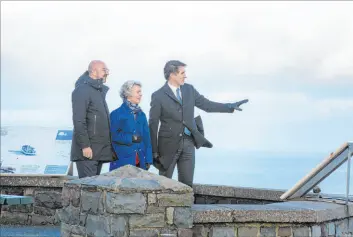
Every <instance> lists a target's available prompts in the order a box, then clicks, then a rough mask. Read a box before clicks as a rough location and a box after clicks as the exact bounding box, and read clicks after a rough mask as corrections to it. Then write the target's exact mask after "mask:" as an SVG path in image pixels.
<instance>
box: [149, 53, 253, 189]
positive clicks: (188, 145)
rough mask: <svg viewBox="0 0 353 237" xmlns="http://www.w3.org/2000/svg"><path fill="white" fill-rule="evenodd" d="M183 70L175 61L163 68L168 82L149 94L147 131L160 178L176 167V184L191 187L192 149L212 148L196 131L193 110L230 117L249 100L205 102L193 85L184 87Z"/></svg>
mask: <svg viewBox="0 0 353 237" xmlns="http://www.w3.org/2000/svg"><path fill="white" fill-rule="evenodd" d="M185 67H186V64H184V63H182V62H180V61H177V60H171V61H168V62H167V63H166V64H165V67H164V77H165V79H166V80H167V82H166V83H165V84H164V86H163V87H162V88H160V89H159V90H157V91H156V92H154V93H153V94H152V100H151V108H150V114H149V127H150V134H151V141H152V153H153V154H152V155H153V159H154V166H155V167H156V168H157V169H159V174H160V175H163V176H166V177H168V178H172V176H173V172H174V169H175V166H176V165H177V166H178V180H179V181H180V182H182V183H184V184H186V185H189V186H192V185H193V179H194V169H195V146H196V148H199V147H202V146H206V147H211V146H212V145H210V142H208V140H207V139H205V138H204V136H203V135H202V133H200V131H199V129H198V128H197V122H196V121H195V119H194V108H195V106H196V107H198V108H199V109H202V110H204V111H206V112H218V113H232V112H234V110H238V111H241V110H242V109H241V108H239V106H240V105H242V104H244V103H246V102H248V100H242V101H239V102H236V103H227V104H226V103H218V102H213V101H210V100H208V99H206V98H205V97H204V96H203V95H201V94H199V92H198V91H197V90H196V89H195V88H194V87H193V86H192V85H190V84H187V83H184V82H185V79H186V74H185ZM159 123H161V124H160V128H159V131H158V126H159Z"/></svg>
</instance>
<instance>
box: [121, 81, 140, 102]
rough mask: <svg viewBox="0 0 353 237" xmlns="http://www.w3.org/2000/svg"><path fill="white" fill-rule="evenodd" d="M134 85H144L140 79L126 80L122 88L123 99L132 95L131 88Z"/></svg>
mask: <svg viewBox="0 0 353 237" xmlns="http://www.w3.org/2000/svg"><path fill="white" fill-rule="evenodd" d="M133 86H140V87H142V84H141V82H139V81H133V80H129V81H126V82H125V83H124V84H123V85H122V86H121V88H120V97H121V98H122V99H126V98H127V97H128V96H130V95H131V89H132V87H133Z"/></svg>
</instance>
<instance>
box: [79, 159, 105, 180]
mask: <svg viewBox="0 0 353 237" xmlns="http://www.w3.org/2000/svg"><path fill="white" fill-rule="evenodd" d="M102 165H103V162H101V161H97V160H88V159H87V160H82V161H76V167H77V173H78V177H79V178H85V177H91V176H96V175H100V173H101V170H102Z"/></svg>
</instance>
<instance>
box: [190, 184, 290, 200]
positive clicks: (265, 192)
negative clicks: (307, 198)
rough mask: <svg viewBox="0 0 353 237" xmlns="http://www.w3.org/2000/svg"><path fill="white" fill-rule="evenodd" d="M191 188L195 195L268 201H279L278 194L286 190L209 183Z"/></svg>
mask: <svg viewBox="0 0 353 237" xmlns="http://www.w3.org/2000/svg"><path fill="white" fill-rule="evenodd" d="M193 189H194V193H195V195H196V196H197V195H204V196H215V197H230V198H239V199H254V200H268V201H281V199H280V196H281V195H282V194H283V193H284V192H285V191H286V190H277V189H260V188H244V187H231V186H225V185H209V184H207V185H206V184H195V185H193Z"/></svg>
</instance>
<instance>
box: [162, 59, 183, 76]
mask: <svg viewBox="0 0 353 237" xmlns="http://www.w3.org/2000/svg"><path fill="white" fill-rule="evenodd" d="M185 66H186V64H185V63H183V62H180V61H178V60H170V61H168V62H167V63H166V64H165V66H164V78H165V79H166V80H168V79H169V76H170V74H171V73H176V72H178V71H179V67H185Z"/></svg>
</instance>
